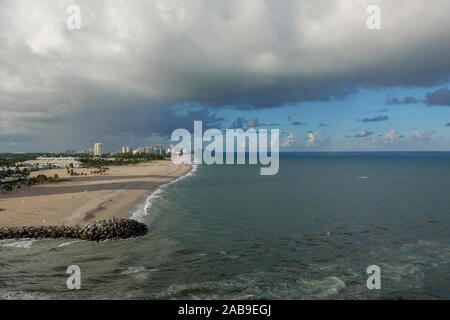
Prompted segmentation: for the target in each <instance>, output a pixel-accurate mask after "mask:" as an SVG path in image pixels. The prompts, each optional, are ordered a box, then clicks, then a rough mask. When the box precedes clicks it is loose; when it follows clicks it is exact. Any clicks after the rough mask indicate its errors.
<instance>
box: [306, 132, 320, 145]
mask: <svg viewBox="0 0 450 320" xmlns="http://www.w3.org/2000/svg"><path fill="white" fill-rule="evenodd" d="M307 136H308V140H307V141H306V146H308V147H312V146H315V145H316V143H317V139H318V135H317V132H308V133H307Z"/></svg>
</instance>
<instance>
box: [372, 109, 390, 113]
mask: <svg viewBox="0 0 450 320" xmlns="http://www.w3.org/2000/svg"><path fill="white" fill-rule="evenodd" d="M373 112H376V113H385V112H389V109H378V110H374V111H373Z"/></svg>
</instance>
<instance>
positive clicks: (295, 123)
mask: <svg viewBox="0 0 450 320" xmlns="http://www.w3.org/2000/svg"><path fill="white" fill-rule="evenodd" d="M291 125H293V126H302V125H303V122H300V121H294V122H292V123H291Z"/></svg>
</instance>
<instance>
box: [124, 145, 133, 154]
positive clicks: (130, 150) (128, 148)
mask: <svg viewBox="0 0 450 320" xmlns="http://www.w3.org/2000/svg"><path fill="white" fill-rule="evenodd" d="M132 152H133V148H132V147H130V146H124V147H122V153H132Z"/></svg>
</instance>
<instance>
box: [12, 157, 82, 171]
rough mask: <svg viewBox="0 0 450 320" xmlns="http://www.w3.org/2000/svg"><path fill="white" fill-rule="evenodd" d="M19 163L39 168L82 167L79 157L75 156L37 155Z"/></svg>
mask: <svg viewBox="0 0 450 320" xmlns="http://www.w3.org/2000/svg"><path fill="white" fill-rule="evenodd" d="M21 165H24V166H28V165H30V166H35V167H38V168H40V169H47V168H50V167H56V168H69V167H70V165H72V166H73V167H74V168H82V167H83V163H82V162H81V161H80V158H76V157H38V158H36V160H28V161H25V162H23V163H21Z"/></svg>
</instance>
